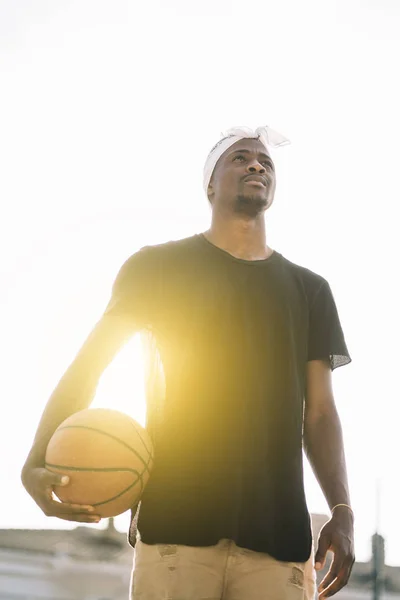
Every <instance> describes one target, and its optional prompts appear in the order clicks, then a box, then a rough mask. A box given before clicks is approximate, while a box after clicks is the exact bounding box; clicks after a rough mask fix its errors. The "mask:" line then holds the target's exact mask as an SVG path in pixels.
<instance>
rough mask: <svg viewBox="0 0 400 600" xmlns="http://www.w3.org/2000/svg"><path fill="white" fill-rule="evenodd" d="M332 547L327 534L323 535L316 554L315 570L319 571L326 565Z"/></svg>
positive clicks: (320, 537)
mask: <svg viewBox="0 0 400 600" xmlns="http://www.w3.org/2000/svg"><path fill="white" fill-rule="evenodd" d="M330 545H331V538H330V536H329V535H327V534H325V535H324V534H323V533H322V534H321V535H320V536H319V539H318V548H317V552H316V553H315V558H314V564H315V569H316V570H317V571H319V570H320V569H322V568H323V567H324V565H325V561H326V555H327V552H328V550H329V548H330Z"/></svg>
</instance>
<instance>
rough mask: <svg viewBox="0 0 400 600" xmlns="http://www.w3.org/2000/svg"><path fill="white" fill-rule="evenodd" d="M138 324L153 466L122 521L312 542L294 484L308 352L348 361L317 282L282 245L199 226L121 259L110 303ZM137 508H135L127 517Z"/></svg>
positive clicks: (214, 537)
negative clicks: (210, 234)
mask: <svg viewBox="0 0 400 600" xmlns="http://www.w3.org/2000/svg"><path fill="white" fill-rule="evenodd" d="M107 313H108V314H109V315H113V314H119V315H121V314H123V315H125V317H127V318H129V319H131V321H132V323H133V324H134V326H135V328H136V330H140V331H144V332H146V339H145V342H146V348H147V350H148V362H147V375H148V381H149V388H148V398H147V400H148V414H147V427H148V429H149V431H150V433H151V435H152V437H153V441H154V446H155V465H154V468H153V471H152V473H151V477H150V480H149V482H148V484H147V487H146V489H145V491H144V494H143V496H142V500H141V503H140V506H139V511H138V514H137V515H136V518H135V519H134V520H133V523H132V525H131V532H130V541H131V544H132V545H134V544H135V540H136V522H137V528H138V530H139V534H140V538H141V540H142V541H143V542H145V543H147V544H155V543H166V544H185V545H189V546H209V545H214V544H217V543H218V541H219V540H220V539H222V538H229V539H232V540H234V541H235V542H236V544H237V545H238V546H241V547H243V548H249V549H251V550H255V551H259V552H266V553H268V554H270V555H271V556H273V557H275V558H276V559H278V560H282V561H301V562H305V561H306V560H307V559H308V557H309V556H310V552H311V529H310V518H309V513H308V510H307V506H306V501H305V494H304V485H303V462H302V460H303V455H302V430H303V408H304V397H305V374H306V363H307V361H309V360H315V359H327V360H329V361H330V364H331V368H332V369H334V368H336V367H338V366H340V365H344V364H346V363H348V362H350V360H351V359H350V357H349V353H348V350H347V347H346V343H345V340H344V337H343V333H342V328H341V325H340V321H339V317H338V313H337V309H336V306H335V302H334V299H333V296H332V292H331V290H330V287H329V285H328V283H327V281H326V280H325V279H323V278H322V277H321V276H319V275H316V274H315V273H313V272H312V271H310V270H308V269H306V268H304V267H300V266H298V265H295V264H294V263H292V262H290V261H289V260H287V259H286V258H284V257H283V256H282V255H281V254H279V253H278V252H274V253H273V254H272V255H271V256H270V257H269V258H267V259H265V260H257V261H248V260H242V259H238V258H235V257H233V256H232V255H231V254H229V253H228V252H225V251H224V250H221V249H220V248H217V247H216V246H214V245H213V244H211V243H210V242H209V241H208V240H207V239H206V238H205V237H204V236H203V235H194V236H192V237H190V238H186V239H183V240H178V241H173V242H168V243H166V244H161V245H158V246H148V247H145V248H143V249H142V250H140V251H139V252H137V253H136V254H134V255H133V256H131V257H130V258H129V259H128V260H127V261H126V263H125V264H124V265H123V267H122V268H121V270H120V272H119V274H118V276H117V279H116V281H115V284H114V288H113V295H112V298H111V301H110V303H109V306H108V308H107ZM137 517H138V518H137Z"/></svg>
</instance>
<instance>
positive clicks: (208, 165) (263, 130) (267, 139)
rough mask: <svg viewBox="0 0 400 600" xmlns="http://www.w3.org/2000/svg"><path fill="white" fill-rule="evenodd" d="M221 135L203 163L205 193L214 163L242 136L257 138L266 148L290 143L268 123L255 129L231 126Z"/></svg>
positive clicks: (242, 137)
mask: <svg viewBox="0 0 400 600" xmlns="http://www.w3.org/2000/svg"><path fill="white" fill-rule="evenodd" d="M221 136H222V138H221V139H220V140H219V142H217V143H216V144H215V146H214V147H213V148H211V151H210V153H209V155H208V156H207V159H206V162H205V165H204V171H203V187H204V191H205V193H206V195H207V190H208V184H209V183H210V179H211V175H212V174H213V171H214V169H215V165H216V164H217V162H218V160H219V159H220V158H221V156H222V155H223V153H224V152H225V151H226V150H228V148H229V147H230V146H232V145H233V144H235V143H236V142H238V141H239V140H242V139H244V138H255V139H258V140H260V142H261V143H262V144H263V145H264V146H265V148H266V149H267V150H268V147H272V148H276V147H278V146H286V144H290V141H289V140H288V139H287V138H285V137H284V136H283V135H281V134H280V133H278V132H277V131H274V130H273V129H271V128H270V127H268V125H266V126H265V127H257V129H256V130H255V131H253V130H252V129H249V127H233V128H232V129H229V130H228V131H226V132H225V133H221Z"/></svg>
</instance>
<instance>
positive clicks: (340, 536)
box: [304, 360, 354, 598]
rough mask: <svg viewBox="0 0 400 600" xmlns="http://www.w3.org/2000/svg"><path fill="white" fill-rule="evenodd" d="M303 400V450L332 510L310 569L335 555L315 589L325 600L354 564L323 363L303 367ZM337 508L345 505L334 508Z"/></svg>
mask: <svg viewBox="0 0 400 600" xmlns="http://www.w3.org/2000/svg"><path fill="white" fill-rule="evenodd" d="M305 400H306V401H305V413H304V449H305V452H306V455H307V458H308V460H309V462H310V464H311V467H312V469H313V471H314V474H315V476H316V478H317V480H318V482H319V484H320V486H321V489H322V491H323V493H324V495H325V498H326V500H327V502H328V504H329V508H330V509H331V511H332V509H334V510H333V512H332V518H331V519H330V520H329V521H328V522H327V523H326V524H325V525H324V527H323V528H322V530H321V532H320V536H319V539H318V548H317V552H316V555H315V568H316V569H317V570H319V569H322V568H323V566H324V564H325V560H326V554H327V552H328V550H330V551H332V552H333V554H334V559H333V561H332V564H331V567H330V569H329V572H328V573H327V575H326V576H325V578H324V579H323V581H322V582H321V584H320V586H319V588H318V592H319V596H320V598H327V597H329V596H333V594H335V593H336V592H338V591H339V590H340V589H341V588H342V587H344V586H345V585H346V584H347V582H348V579H349V577H350V573H351V570H352V567H353V563H354V533H353V513H352V511H351V510H350V509H349V508H348V507H347V506H349V505H350V495H349V488H348V481H347V471H346V461H345V455H344V447H343V436H342V427H341V423H340V419H339V415H338V413H337V410H336V406H335V401H334V396H333V390H332V375H331V368H330V364H329V362H328V361H324V360H311V361H309V362H308V363H307V387H306V399H305ZM342 504H344V505H347V506H337V505H342ZM334 507H337V508H334Z"/></svg>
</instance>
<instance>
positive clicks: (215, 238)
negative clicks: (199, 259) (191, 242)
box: [203, 216, 273, 260]
mask: <svg viewBox="0 0 400 600" xmlns="http://www.w3.org/2000/svg"><path fill="white" fill-rule="evenodd" d="M203 235H204V236H205V237H206V239H207V240H208V241H209V242H211V243H212V244H214V246H217V247H218V248H221V249H222V250H225V251H226V252H229V254H232V256H235V257H236V258H241V259H243V260H263V259H266V258H268V257H269V256H271V254H272V253H273V250H272V248H270V247H269V246H267V242H266V233H265V221H264V217H263V216H262V217H261V218H257V219H252V220H246V221H245V220H242V219H235V220H233V219H231V220H225V221H224V223H223V224H222V223H218V221H217V220H216V219H213V221H212V223H211V227H210V229H209V230H208V231H205V232H204V234H203Z"/></svg>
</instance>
